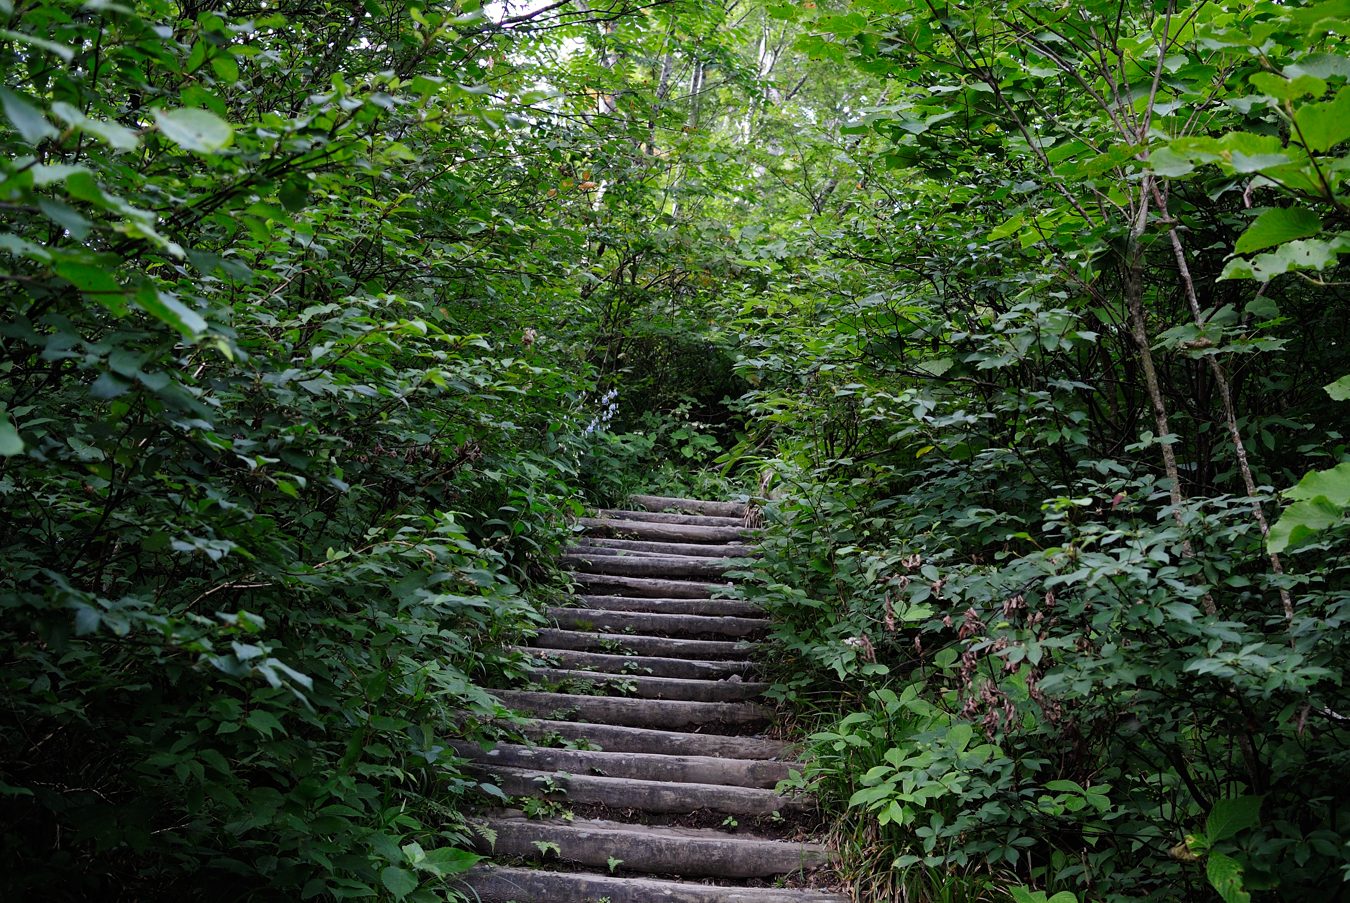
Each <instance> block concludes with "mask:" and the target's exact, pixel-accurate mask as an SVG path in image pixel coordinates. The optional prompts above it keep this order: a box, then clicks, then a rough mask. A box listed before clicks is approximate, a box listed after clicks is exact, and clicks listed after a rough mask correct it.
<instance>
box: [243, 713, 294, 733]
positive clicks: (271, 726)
mask: <svg viewBox="0 0 1350 903" xmlns="http://www.w3.org/2000/svg"><path fill="white" fill-rule="evenodd" d="M244 721H245V723H246V724H247V725H248V726H249V727H251V728H253V729H254V730H255V731H257V732H258V733H260V734H262V735H263V736H265V737H271V736H272V732H273V731H277V732H279V733H283V734H284V733H285V732H286V731H285V729H284V728H282V726H281V722H280V721H278V720H277V717H276V716H275V715H273V714H272V713H271V712H268V711H264V710H263V709H254V710H253V711H251V712H249V713H248V717H247V718H246V719H244Z"/></svg>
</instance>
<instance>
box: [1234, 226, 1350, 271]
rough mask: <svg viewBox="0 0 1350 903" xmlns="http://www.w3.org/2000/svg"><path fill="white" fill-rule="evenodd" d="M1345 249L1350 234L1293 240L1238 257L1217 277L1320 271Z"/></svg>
mask: <svg viewBox="0 0 1350 903" xmlns="http://www.w3.org/2000/svg"><path fill="white" fill-rule="evenodd" d="M1347 250H1350V237H1347V235H1344V234H1342V235H1337V236H1336V237H1335V238H1331V239H1321V238H1300V239H1295V240H1294V241H1289V242H1285V243H1284V244H1282V245H1280V246H1279V247H1278V248H1276V249H1275V250H1273V251H1267V252H1266V253H1264V254H1257V255H1256V256H1255V257H1253V258H1251V259H1250V260H1248V259H1245V258H1241V257H1238V258H1234V259H1233V260H1230V261H1228V263H1227V264H1226V265H1225V266H1224V268H1223V272H1222V273H1220V274H1219V278H1220V279H1255V280H1257V281H1259V282H1269V281H1270V280H1271V279H1274V278H1275V277H1276V276H1283V275H1284V274H1285V273H1292V272H1296V271H1298V270H1324V269H1326V268H1327V267H1329V266H1332V265H1334V264H1335V263H1336V261H1337V260H1338V259H1339V257H1340V255H1341V254H1343V253H1345V252H1346V251H1347Z"/></svg>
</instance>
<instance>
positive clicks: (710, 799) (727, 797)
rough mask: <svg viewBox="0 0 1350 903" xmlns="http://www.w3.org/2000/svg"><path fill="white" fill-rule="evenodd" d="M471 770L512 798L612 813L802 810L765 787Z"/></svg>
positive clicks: (493, 767) (484, 767) (502, 768)
mask: <svg viewBox="0 0 1350 903" xmlns="http://www.w3.org/2000/svg"><path fill="white" fill-rule="evenodd" d="M468 770H469V771H470V772H474V773H476V774H479V775H483V776H485V777H486V778H488V779H490V780H491V781H492V782H493V783H495V784H496V785H497V786H498V787H500V788H501V790H502V792H503V793H505V794H506V795H507V796H528V797H539V798H542V799H551V800H558V801H565V802H569V803H580V804H585V805H595V806H606V807H608V808H610V809H620V810H633V811H638V812H652V813H658V814H670V813H679V814H688V813H690V812H698V811H700V810H708V811H711V812H720V813H722V814H724V815H744V816H746V817H760V816H765V815H772V814H773V813H775V812H779V811H782V810H784V809H787V808H795V807H796V803H795V801H793V800H791V799H789V798H787V797H785V796H780V795H779V794H777V793H774V792H773V791H772V790H765V789H763V788H760V787H733V786H730V785H728V784H679V783H671V782H669V781H640V780H637V779H636V778H606V777H597V776H595V775H589V774H570V773H568V772H565V771H535V770H533V769H529V768H511V767H509V766H506V765H497V764H495V763H494V764H486V763H478V764H472V765H470V766H469V768H468Z"/></svg>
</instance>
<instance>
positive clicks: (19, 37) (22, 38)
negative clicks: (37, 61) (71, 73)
mask: <svg viewBox="0 0 1350 903" xmlns="http://www.w3.org/2000/svg"><path fill="white" fill-rule="evenodd" d="M0 38H5V39H7V40H10V41H15V42H17V43H20V44H27V45H29V46H30V47H37V48H39V49H41V50H45V51H47V52H48V53H54V54H56V55H57V56H59V57H60V58H61V61H62V62H65V63H69V62H70V61H71V60H73V59H75V51H74V49H72V48H70V47H68V46H66V45H65V44H59V43H57V42H56V41H50V40H48V39H47V38H39V37H37V36H35V35H31V34H23V33H22V32H18V31H11V30H10V29H8V28H0Z"/></svg>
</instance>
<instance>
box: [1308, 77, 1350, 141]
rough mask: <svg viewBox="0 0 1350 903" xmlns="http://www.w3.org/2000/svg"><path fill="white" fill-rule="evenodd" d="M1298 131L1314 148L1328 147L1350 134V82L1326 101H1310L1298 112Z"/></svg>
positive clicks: (1349, 136)
mask: <svg viewBox="0 0 1350 903" xmlns="http://www.w3.org/2000/svg"><path fill="white" fill-rule="evenodd" d="M1294 124H1295V125H1296V126H1298V131H1297V135H1298V136H1299V137H1300V138H1302V140H1303V144H1304V146H1305V147H1307V148H1308V150H1310V151H1328V150H1331V149H1332V148H1333V147H1335V146H1336V145H1338V144H1340V143H1341V142H1342V141H1344V140H1345V139H1347V138H1350V85H1346V86H1345V87H1343V88H1341V90H1340V91H1338V92H1337V93H1336V97H1335V99H1333V100H1328V101H1326V102H1325V103H1308V104H1304V105H1303V106H1301V107H1299V108H1298V109H1297V110H1296V111H1295V112H1294Z"/></svg>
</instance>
